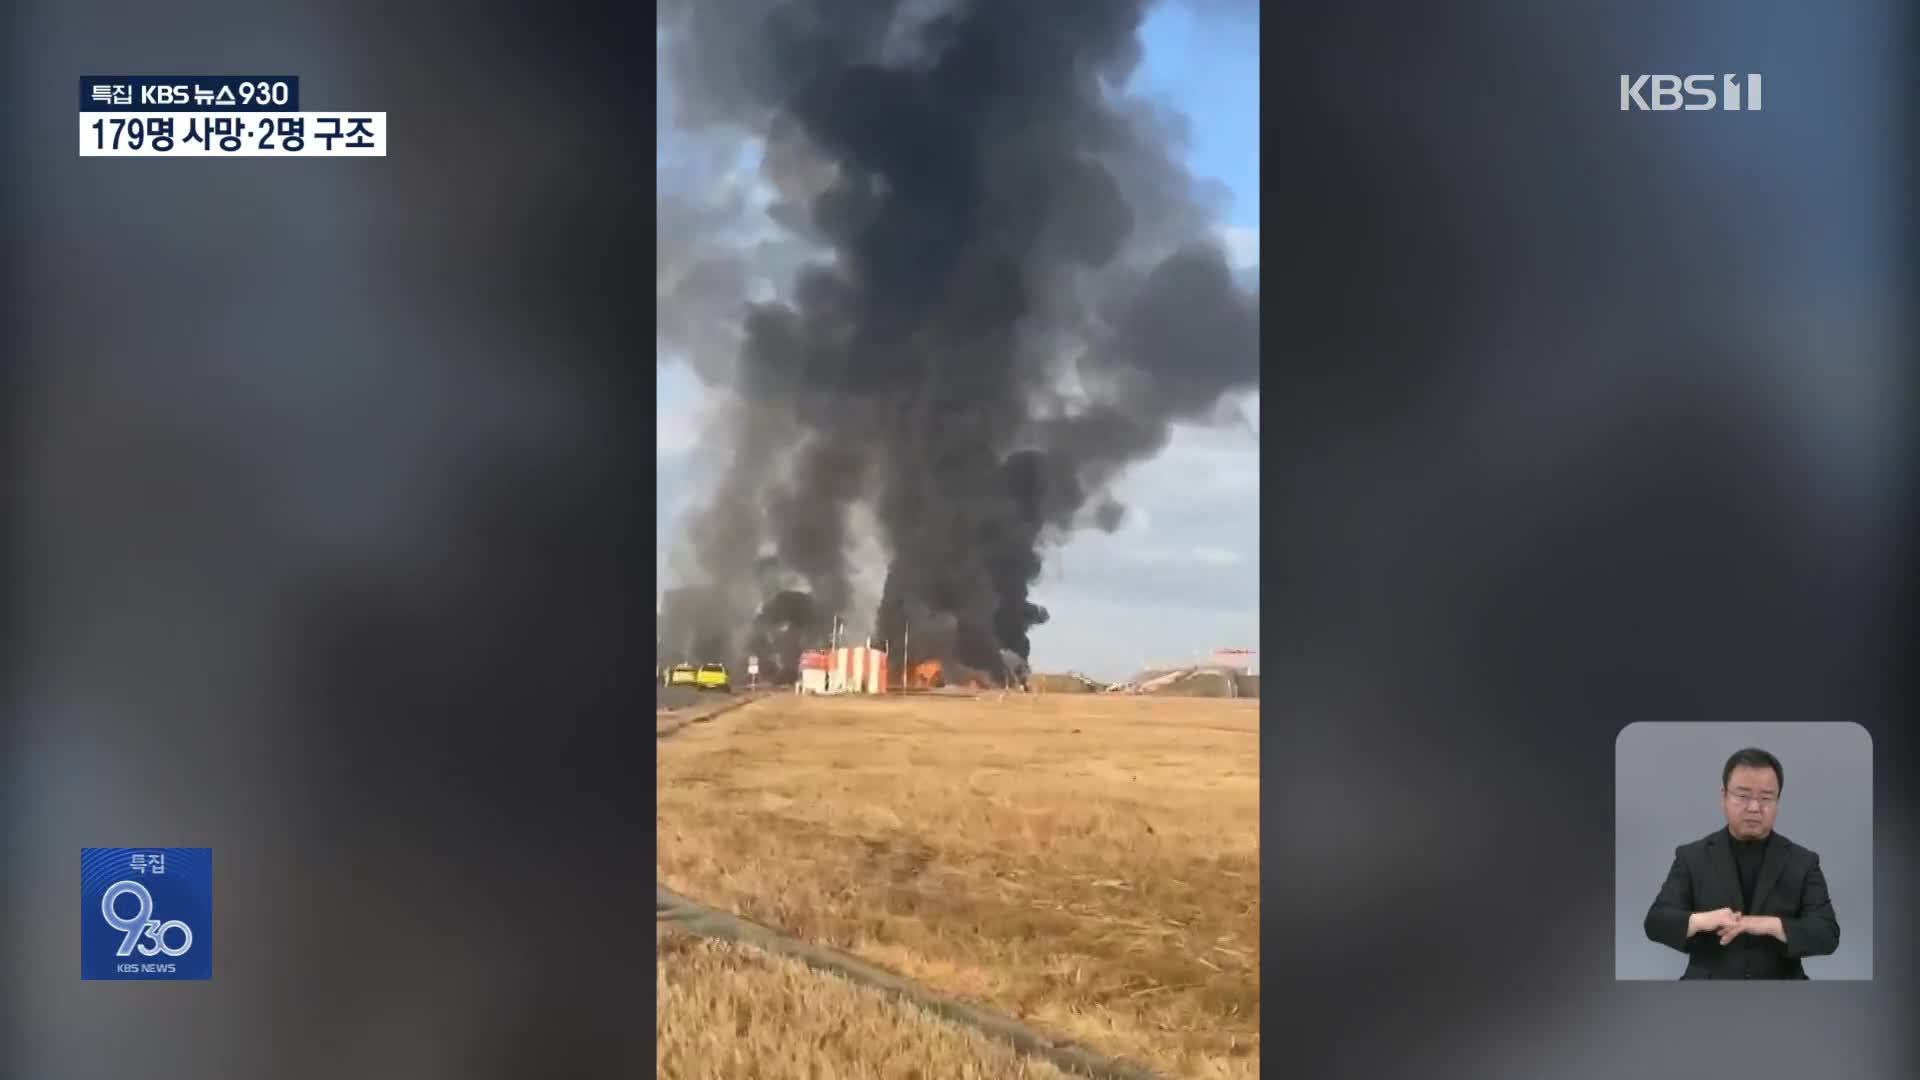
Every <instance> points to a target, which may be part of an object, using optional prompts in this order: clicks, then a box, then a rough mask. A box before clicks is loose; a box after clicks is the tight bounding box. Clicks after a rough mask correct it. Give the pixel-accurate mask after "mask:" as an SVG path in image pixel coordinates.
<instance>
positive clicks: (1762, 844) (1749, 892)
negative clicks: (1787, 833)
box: [1727, 829, 1773, 915]
mask: <svg viewBox="0 0 1920 1080" xmlns="http://www.w3.org/2000/svg"><path fill="white" fill-rule="evenodd" d="M1727 838H1728V839H1730V840H1732V841H1733V865H1734V866H1735V867H1736V868H1738V869H1739V871H1740V896H1741V907H1740V911H1741V913H1742V914H1745V915H1751V914H1753V889H1754V886H1755V885H1757V884H1758V883H1759V881H1760V863H1761V862H1762V861H1763V860H1765V858H1766V855H1767V845H1768V844H1770V843H1772V842H1773V834H1772V833H1768V834H1767V835H1766V836H1764V837H1761V838H1760V839H1758V840H1742V839H1740V838H1739V837H1737V836H1734V835H1733V830H1732V829H1728V830H1727Z"/></svg>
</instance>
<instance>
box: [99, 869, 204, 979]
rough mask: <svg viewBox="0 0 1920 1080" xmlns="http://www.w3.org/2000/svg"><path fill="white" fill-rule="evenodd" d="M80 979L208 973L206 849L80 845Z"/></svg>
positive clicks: (178, 976)
mask: <svg viewBox="0 0 1920 1080" xmlns="http://www.w3.org/2000/svg"><path fill="white" fill-rule="evenodd" d="M80 977H81V978H83V979H210V978H212V977H213V851H212V849H210V848H83V849H81V852H80Z"/></svg>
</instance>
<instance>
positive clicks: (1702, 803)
mask: <svg viewBox="0 0 1920 1080" xmlns="http://www.w3.org/2000/svg"><path fill="white" fill-rule="evenodd" d="M1748 746H1757V747H1759V748H1760V749H1762V750H1766V751H1768V752H1770V753H1771V754H1773V756H1775V757H1777V758H1779V759H1780V768H1781V771H1783V772H1784V773H1785V774H1786V786H1785V788H1784V790H1783V791H1782V793H1781V798H1780V806H1779V810H1778V812H1777V813H1778V816H1777V817H1776V818H1775V819H1774V824H1773V827H1774V831H1775V832H1777V833H1779V834H1780V835H1782V836H1785V837H1787V838H1788V839H1790V840H1792V841H1793V842H1794V843H1796V844H1799V845H1800V846H1801V847H1804V848H1809V849H1811V850H1812V851H1813V852H1814V854H1816V855H1818V856H1820V869H1821V872H1822V873H1823V874H1825V875H1826V879H1827V888H1828V890H1829V891H1830V892H1831V893H1832V894H1833V907H1834V913H1835V915H1837V916H1838V917H1839V920H1840V947H1839V948H1838V949H1837V950H1835V951H1834V954H1833V955H1832V956H1815V957H1809V958H1808V959H1807V960H1806V961H1805V964H1806V969H1807V975H1808V977H1809V978H1813V979H1871V978H1873V861H1874V847H1873V737H1872V736H1871V735H1869V734H1867V730H1866V729H1865V728H1863V727H1861V726H1860V725H1858V724H1854V723H1847V722H1812V721H1810V722H1806V723H1779V724H1742V723H1713V722H1707V723H1676V724H1668V723H1659V722H1641V723H1637V724H1629V725H1628V726H1627V727H1626V728H1624V729H1623V730H1622V731H1621V732H1620V738H1619V740H1618V741H1617V742H1616V743H1615V744H1614V795H1613V822H1614V825H1613V873H1614V926H1613V948H1614V954H1613V971H1614V978H1616V979H1678V978H1679V977H1680V973H1681V972H1682V971H1685V970H1686V967H1687V958H1686V956H1685V955H1684V954H1681V953H1678V952H1675V951H1674V950H1672V949H1669V948H1667V947H1666V946H1665V945H1657V944H1655V943H1653V942H1651V941H1649V940H1647V935H1646V930H1645V928H1644V926H1643V923H1644V922H1645V920H1646V916H1647V908H1648V907H1649V906H1650V905H1651V904H1652V903H1653V898H1654V896H1655V895H1657V894H1658V893H1659V891H1660V884H1661V882H1663V881H1665V880H1666V878H1667V870H1668V869H1669V868H1670V867H1672V865H1673V849H1674V848H1676V847H1678V846H1680V845H1681V844H1687V843H1692V842H1693V841H1695V840H1698V839H1700V838H1701V837H1703V836H1705V835H1707V834H1708V833H1710V832H1715V831H1718V830H1720V829H1724V828H1725V827H1726V824H1727V822H1726V816H1725V815H1724V813H1723V812H1722V810H1721V807H1722V805H1723V802H1722V799H1721V797H1720V773H1721V771H1722V770H1723V769H1725V768H1726V764H1727V758H1728V757H1729V756H1730V755H1731V754H1732V753H1733V752H1734V751H1735V750H1739V749H1741V748H1743V747H1748Z"/></svg>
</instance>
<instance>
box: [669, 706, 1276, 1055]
mask: <svg viewBox="0 0 1920 1080" xmlns="http://www.w3.org/2000/svg"><path fill="white" fill-rule="evenodd" d="M1258 732H1259V704H1258V702H1255V701H1211V700H1195V699H1167V698H1149V697H1130V696H1128V697H1119V696H1107V695H1079V694H1075V695H1066V694H1058V695H1042V696H1038V697H1027V696H1024V695H1018V694H1012V695H1007V696H1006V698H1005V699H1004V700H997V699H996V696H995V695H988V696H985V697H982V698H980V699H977V700H953V699H949V700H928V699H925V698H920V699H911V698H851V699H850V698H838V699H816V698H806V699H802V698H797V697H785V696H783V697H780V698H776V699H774V700H771V701H767V702H763V703H761V704H759V705H755V706H753V707H751V708H749V709H746V710H743V711H741V712H737V713H732V714H729V715H727V716H724V717H721V718H719V719H717V720H715V721H714V722H713V723H711V724H705V725H696V726H695V727H692V728H688V729H686V730H684V731H682V732H680V733H679V734H678V735H675V736H674V737H673V738H671V739H667V740H665V741H663V742H662V743H661V744H660V766H659V770H660V771H659V788H658V791H659V803H660V811H659V812H660V823H659V856H660V871H661V876H662V878H663V880H664V881H665V883H666V884H667V886H668V887H669V888H672V889H674V890H676V891H678V892H681V893H683V894H685V895H687V896H690V897H693V898H695V899H698V900H701V901H704V902H706V903H709V904H712V905H714V906H715V907H720V908H724V909H730V910H733V911H738V912H740V913H741V914H743V915H746V916H747V917H749V918H751V919H754V920H756V921H759V922H763V923H766V924H768V925H771V926H773V927H776V928H778V929H781V930H784V931H786V932H788V933H791V934H794V935H796V936H799V937H803V938H807V939H809V940H812V941H817V942H821V943H824V944H828V945H831V946H834V947H837V948H840V949H844V950H846V951H848V952H851V953H853V954H855V955H857V956H860V957H861V958H863V959H865V960H867V961H869V962H871V963H875V964H878V965H880V966H882V967H885V968H889V969H891V970H893V971H896V972H898V973H900V974H901V975H904V976H907V977H909V978H913V979H916V980H919V981H920V982H922V983H924V984H926V985H928V986H930V987H932V988H933V989H935V990H939V991H941V992H944V993H948V994H954V995H958V996H961V997H965V998H968V999H970V1000H973V1001H977V1002H979V1003H981V1004H984V1005H988V1006H990V1007H994V1008H998V1009H1000V1010H1001V1011H1004V1012H1007V1013H1010V1014H1012V1015H1015V1016H1018V1017H1020V1018H1022V1019H1024V1020H1026V1021H1028V1022H1029V1023H1032V1024H1034V1025H1035V1026H1037V1027H1040V1028H1042V1029H1043V1030H1048V1031H1051V1032H1054V1033H1057V1034H1059V1035H1062V1036H1065V1037H1067V1038H1071V1039H1074V1040H1077V1041H1079V1042H1081V1043H1083V1044H1085V1045H1087V1046H1088V1047H1090V1048H1092V1049H1095V1050H1098V1051H1100V1052H1103V1053H1106V1054H1110V1055H1116V1056H1125V1057H1128V1058H1132V1059H1134V1060H1137V1061H1140V1062H1142V1063H1144V1064H1147V1065H1150V1066H1153V1067H1156V1068H1159V1069H1161V1070H1165V1071H1169V1072H1172V1073H1174V1074H1177V1075H1183V1076H1209V1077H1254V1076H1258V1075H1259V1007H1260V978H1259V967H1258V963H1259V955H1260V923H1259V918H1260V912H1259V903H1260V895H1259V886H1260V883H1259V865H1258V850H1259V849H1258V808H1259V782H1258V752H1257V751H1258Z"/></svg>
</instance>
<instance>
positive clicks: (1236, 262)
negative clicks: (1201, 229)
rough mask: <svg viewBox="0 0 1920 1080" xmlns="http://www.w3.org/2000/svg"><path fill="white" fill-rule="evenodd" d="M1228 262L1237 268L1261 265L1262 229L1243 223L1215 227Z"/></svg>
mask: <svg viewBox="0 0 1920 1080" xmlns="http://www.w3.org/2000/svg"><path fill="white" fill-rule="evenodd" d="M1214 235H1215V236H1217V237H1219V239H1220V245H1221V247H1223V248H1225V249H1226V253H1227V262H1228V263H1229V264H1231V265H1232V266H1233V268H1234V269H1236V270H1252V269H1256V268H1258V267H1259V265H1260V230H1259V229H1249V228H1247V227H1245V226H1243V225H1221V226H1218V227H1217V228H1215V229H1214Z"/></svg>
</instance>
